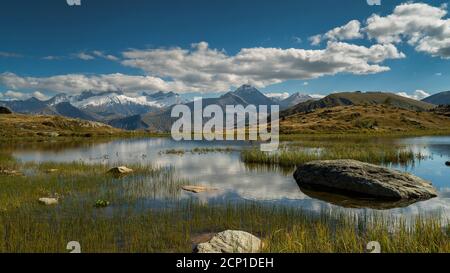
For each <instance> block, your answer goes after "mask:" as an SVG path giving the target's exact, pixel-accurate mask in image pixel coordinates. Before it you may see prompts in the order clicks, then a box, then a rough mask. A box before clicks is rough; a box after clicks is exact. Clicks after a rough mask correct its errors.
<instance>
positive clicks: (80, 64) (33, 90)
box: [0, 0, 450, 100]
mask: <svg viewBox="0 0 450 273" xmlns="http://www.w3.org/2000/svg"><path fill="white" fill-rule="evenodd" d="M70 1H72V0H69V2H70ZM80 1H81V5H80V6H77V5H73V6H70V5H68V3H67V0H42V1H29V0H14V1H13V0H6V1H2V4H1V7H0V37H1V38H0V39H1V40H0V100H1V99H24V98H27V97H30V96H35V97H37V98H40V99H45V98H48V97H50V96H52V95H55V94H57V93H61V92H63V93H68V94H78V93H80V92H82V91H85V90H94V91H109V90H122V91H124V92H126V93H129V94H130V95H135V94H137V93H139V92H141V91H150V92H151V91H158V90H162V91H175V92H177V93H180V94H185V95H186V96H194V95H199V94H200V95H202V96H217V95H219V94H222V93H224V92H226V91H229V90H233V89H235V88H236V87H239V86H240V85H242V84H252V85H254V86H256V87H257V88H258V89H260V90H261V91H263V92H264V93H266V94H271V95H282V96H287V95H289V94H292V93H294V92H301V93H305V94H316V95H326V94H329V93H332V92H340V91H356V90H361V91H390V92H395V93H399V94H402V95H404V96H410V97H413V98H417V99H420V98H423V97H425V96H427V95H428V94H434V93H438V92H442V91H447V90H450V86H449V82H450V81H449V80H450V69H449V68H450V19H449V16H448V13H447V12H448V10H449V8H450V6H448V4H449V1H437V0H436V1H408V2H406V1H396V0H390V1H388V0H381V1H380V2H381V5H369V4H368V0H340V1H335V0H333V1H332V0H322V1H306V0H292V1H289V0H285V1H269V0H258V1H252V0H247V1H242V0H226V1H224V0H221V1H220V0H164V1H160V0H152V1H145V0H127V1H125V0H80ZM372 1H373V0H372ZM369 2H371V1H370V0H369ZM375 2H376V1H375Z"/></svg>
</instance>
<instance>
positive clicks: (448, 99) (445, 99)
mask: <svg viewBox="0 0 450 273" xmlns="http://www.w3.org/2000/svg"><path fill="white" fill-rule="evenodd" d="M422 101H424V102H428V103H432V104H434V105H450V91H446V92H441V93H437V94H434V95H431V96H429V97H427V98H425V99H423V100H422Z"/></svg>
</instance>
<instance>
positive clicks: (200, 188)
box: [181, 185, 217, 193]
mask: <svg viewBox="0 0 450 273" xmlns="http://www.w3.org/2000/svg"><path fill="white" fill-rule="evenodd" d="M181 188H182V189H183V190H185V191H189V192H193V193H201V192H208V191H216V190H217V189H216V188H211V187H207V186H189V185H188V186H182V187H181Z"/></svg>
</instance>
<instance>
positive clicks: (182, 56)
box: [122, 41, 405, 91]
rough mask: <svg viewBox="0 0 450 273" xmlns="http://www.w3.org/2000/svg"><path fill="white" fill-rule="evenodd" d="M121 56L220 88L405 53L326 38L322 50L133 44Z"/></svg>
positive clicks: (352, 66) (365, 64) (376, 62)
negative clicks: (229, 52) (233, 52)
mask: <svg viewBox="0 0 450 273" xmlns="http://www.w3.org/2000/svg"><path fill="white" fill-rule="evenodd" d="M123 57H124V60H123V61H122V64H123V65H125V66H130V67H134V68H139V69H142V70H143V71H145V72H146V73H148V74H149V75H152V76H156V77H160V78H170V79H172V80H173V81H175V82H182V83H184V84H185V85H186V86H189V87H190V88H191V89H193V90H200V91H223V90H228V89H229V87H230V86H238V85H241V84H246V83H249V84H252V85H255V86H257V87H263V86H267V85H270V84H274V83H280V82H283V81H285V80H292V79H296V80H305V79H314V78H318V77H322V76H326V75H335V74H338V73H351V74H358V75H360V74H374V73H380V72H384V71H388V70H389V67H386V66H382V65H380V64H381V63H382V62H383V61H385V60H387V59H400V58H404V57H405V55H404V54H403V53H401V52H399V51H398V50H397V48H396V47H395V46H393V45H391V44H386V45H374V46H371V47H365V46H357V45H353V44H348V43H343V42H332V41H330V42H328V43H327V46H326V48H325V49H321V50H305V49H297V48H289V49H281V48H263V47H255V48H243V49H241V50H240V51H239V52H238V53H237V54H236V55H234V56H230V55H227V54H226V53H225V52H224V51H222V50H217V49H212V48H210V47H209V45H208V43H206V42H201V43H198V44H194V45H192V48H191V49H183V48H179V47H175V48H159V49H146V50H139V49H133V50H129V51H126V52H124V53H123Z"/></svg>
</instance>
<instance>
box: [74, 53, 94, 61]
mask: <svg viewBox="0 0 450 273" xmlns="http://www.w3.org/2000/svg"><path fill="white" fill-rule="evenodd" d="M73 57H74V58H78V59H81V60H83V61H91V60H93V59H95V57H94V56H92V55H90V54H88V53H86V52H80V53H76V54H73Z"/></svg>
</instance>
